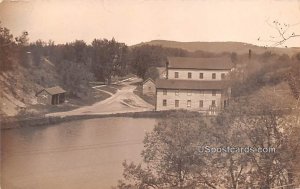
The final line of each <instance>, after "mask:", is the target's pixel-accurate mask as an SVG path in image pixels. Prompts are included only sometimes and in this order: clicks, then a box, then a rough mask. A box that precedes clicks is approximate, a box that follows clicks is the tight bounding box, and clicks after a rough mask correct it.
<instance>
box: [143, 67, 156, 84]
mask: <svg viewBox="0 0 300 189" xmlns="http://www.w3.org/2000/svg"><path fill="white" fill-rule="evenodd" d="M158 77H159V73H158V70H157V68H156V67H150V68H149V69H148V70H147V71H146V73H145V76H144V79H148V78H151V79H152V80H153V81H155V80H156V79H157V78H158Z"/></svg>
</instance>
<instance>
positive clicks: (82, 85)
mask: <svg viewBox="0 0 300 189" xmlns="http://www.w3.org/2000/svg"><path fill="white" fill-rule="evenodd" d="M58 70H59V73H60V75H61V76H62V79H63V84H64V86H65V88H66V89H68V92H69V93H70V94H71V95H73V96H77V97H78V96H80V95H81V94H82V93H86V90H87V89H86V86H88V83H89V82H90V81H93V80H94V75H93V74H92V73H91V72H90V71H89V70H88V68H87V67H86V66H84V65H83V64H78V63H76V62H71V61H67V60H64V61H62V62H61V63H60V66H59V68H58Z"/></svg>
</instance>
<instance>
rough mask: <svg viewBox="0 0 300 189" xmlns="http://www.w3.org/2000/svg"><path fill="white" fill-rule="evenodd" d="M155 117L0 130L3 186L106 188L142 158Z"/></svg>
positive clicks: (22, 188)
mask: <svg viewBox="0 0 300 189" xmlns="http://www.w3.org/2000/svg"><path fill="white" fill-rule="evenodd" d="M155 123H156V121H155V119H134V118H101V119H91V120H83V121H74V122H67V123H62V124H57V125H51V126H44V127H24V128H17V129H11V130H3V131H2V133H1V143H2V149H1V151H2V160H1V161H2V162H1V163H2V170H1V177H2V178H1V185H2V189H77V188H78V189H83V188H88V189H94V188H95V189H102V188H103V189H106V188H111V186H116V185H117V180H119V179H121V178H122V172H123V167H122V162H123V161H124V160H125V159H126V160H128V161H135V162H140V161H141V160H142V159H141V156H140V153H141V151H142V149H143V143H142V141H143V139H144V136H145V133H146V132H150V131H151V130H152V129H153V127H154V125H155Z"/></svg>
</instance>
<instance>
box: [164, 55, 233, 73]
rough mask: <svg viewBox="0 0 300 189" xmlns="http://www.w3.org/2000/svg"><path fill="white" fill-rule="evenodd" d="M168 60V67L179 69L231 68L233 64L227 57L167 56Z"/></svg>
mask: <svg viewBox="0 0 300 189" xmlns="http://www.w3.org/2000/svg"><path fill="white" fill-rule="evenodd" d="M168 62H169V66H168V67H169V68H179V69H200V70H201V69H202V70H230V69H232V68H233V64H232V62H231V59H230V58H229V57H215V58H192V57H168Z"/></svg>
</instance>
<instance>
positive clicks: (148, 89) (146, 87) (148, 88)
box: [143, 78, 156, 96]
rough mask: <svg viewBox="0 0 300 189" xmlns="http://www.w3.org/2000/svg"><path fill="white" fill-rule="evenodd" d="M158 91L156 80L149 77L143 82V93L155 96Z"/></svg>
mask: <svg viewBox="0 0 300 189" xmlns="http://www.w3.org/2000/svg"><path fill="white" fill-rule="evenodd" d="M155 91H156V87H155V82H154V81H153V80H152V79H151V78H148V79H146V80H145V81H144V82H143V95H149V96H154V95H155Z"/></svg>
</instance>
